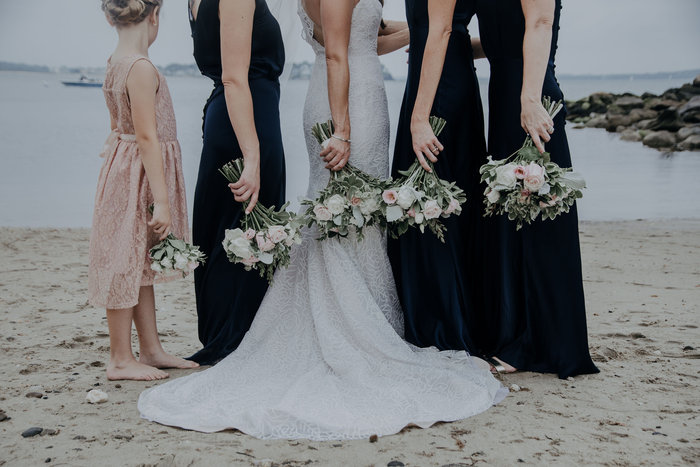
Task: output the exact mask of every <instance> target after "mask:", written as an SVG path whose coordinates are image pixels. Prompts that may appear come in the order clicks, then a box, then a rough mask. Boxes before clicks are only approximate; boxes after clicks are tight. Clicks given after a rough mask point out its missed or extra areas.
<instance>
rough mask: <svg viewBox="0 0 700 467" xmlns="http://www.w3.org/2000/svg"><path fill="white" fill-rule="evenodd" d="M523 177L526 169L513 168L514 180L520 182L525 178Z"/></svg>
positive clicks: (520, 166)
mask: <svg viewBox="0 0 700 467" xmlns="http://www.w3.org/2000/svg"><path fill="white" fill-rule="evenodd" d="M525 175H527V169H526V168H525V167H523V166H522V165H519V166H517V167H516V168H515V178H517V179H518V180H522V179H523V178H525Z"/></svg>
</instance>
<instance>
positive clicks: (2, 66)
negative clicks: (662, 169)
mask: <svg viewBox="0 0 700 467" xmlns="http://www.w3.org/2000/svg"><path fill="white" fill-rule="evenodd" d="M309 65H310V63H309V62H299V63H294V64H293V66H292V73H291V77H290V79H292V80H304V79H307V78H308V77H307V75H308V71H309V70H310V68H311V67H310V66H309ZM158 68H159V69H160V70H161V71H162V72H163V74H165V75H166V76H201V74H200V72H199V70H198V69H197V66H196V65H194V64H178V63H171V64H169V65H166V66H158ZM0 71H23V72H36V73H53V74H87V75H91V74H92V75H104V73H105V68H104V67H71V66H60V67H49V66H46V65H32V64H26V63H16V62H4V61H0ZM698 75H700V68H697V69H692V70H678V71H668V72H666V71H660V72H654V73H611V74H569V73H563V74H559V75H557V77H558V78H559V79H566V80H590V81H603V80H625V81H633V80H658V79H669V80H671V79H690V80H692V79H693V78H695V77H696V76H698ZM385 79H387V80H394V81H403V80H405V79H406V77H405V76H392V75H391V74H390V73H389V72H388V70H385Z"/></svg>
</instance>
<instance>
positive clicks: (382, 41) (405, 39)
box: [377, 21, 411, 55]
mask: <svg viewBox="0 0 700 467" xmlns="http://www.w3.org/2000/svg"><path fill="white" fill-rule="evenodd" d="M410 39H411V36H410V33H409V30H408V24H407V23H406V22H405V21H385V22H384V27H383V28H382V27H380V28H379V37H377V55H385V54H388V53H391V52H394V51H396V50H399V49H401V48H403V47H406V46H407V45H408V43H409V41H410Z"/></svg>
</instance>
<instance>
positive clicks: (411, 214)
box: [406, 208, 416, 217]
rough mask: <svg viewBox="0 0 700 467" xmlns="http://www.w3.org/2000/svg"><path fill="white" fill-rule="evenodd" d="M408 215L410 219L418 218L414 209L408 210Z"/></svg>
mask: <svg viewBox="0 0 700 467" xmlns="http://www.w3.org/2000/svg"><path fill="white" fill-rule="evenodd" d="M406 215H407V216H408V217H416V210H415V209H413V208H411V209H409V210H408V212H406Z"/></svg>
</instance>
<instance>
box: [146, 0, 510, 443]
mask: <svg viewBox="0 0 700 467" xmlns="http://www.w3.org/2000/svg"><path fill="white" fill-rule="evenodd" d="M381 13H382V10H381V6H380V3H379V1H378V0H360V2H359V3H358V5H357V6H356V7H355V11H354V14H353V18H352V30H351V36H350V46H349V62H350V82H351V84H350V100H349V102H350V123H351V131H352V139H353V144H352V150H351V156H350V162H351V163H353V164H355V165H356V166H357V167H360V168H362V169H364V170H367V171H368V172H370V173H371V174H373V175H376V176H386V175H387V172H388V160H389V155H388V141H389V127H388V121H389V120H388V110H387V106H386V95H385V92H384V82H383V77H382V72H381V65H380V63H379V59H378V57H377V48H376V44H377V42H376V41H377V31H378V30H379V21H380V19H381ZM300 14H301V16H302V18H303V20H304V24H305V25H307V27H308V25H310V21H309V19H308V17H307V16H306V13H305V12H304V11H303V10H301V11H300ZM306 38H307V40H309V41H311V43H312V45H313V48H314V50H315V52H316V61H315V64H314V70H313V72H312V77H311V81H310V83H309V91H308V96H307V100H306V105H305V108H304V121H305V127H306V128H309V125H310V124H311V123H312V122H316V121H321V120H326V119H328V118H330V110H329V108H328V97H327V96H328V89H327V85H326V64H325V57H324V51H323V48H322V47H320V46H319V45H318V44H317V43H315V42H314V41H313V39H312V31H311V30H309V29H307V30H306ZM307 133H308V132H307ZM306 142H307V147H308V151H309V162H310V164H311V177H310V182H309V193H310V194H311V195H315V194H316V193H317V192H318V190H319V189H321V188H322V187H323V186H324V185H325V184H326V183H327V181H328V176H329V174H328V171H327V170H325V169H324V168H323V166H324V165H325V163H324V162H323V160H322V159H321V158H320V157H319V156H318V154H319V152H320V151H321V148H320V147H319V145H318V143H316V141H315V140H314V139H312V137H311V136H307V139H306ZM317 236H318V232H317V231H316V230H315V229H313V228H312V229H309V230H307V231H305V232H304V239H303V242H302V244H301V245H298V246H296V247H294V249H293V250H292V255H291V264H290V266H289V268H287V269H280V270H278V271H277V273H276V274H275V280H274V283H273V285H272V287H270V289H269V290H268V293H267V295H266V296H265V299H264V300H263V303H262V305H261V306H260V309H259V310H258V313H257V315H256V317H255V320H254V321H253V325H252V326H251V328H250V331H249V332H248V334H247V335H246V336H245V338H244V339H243V342H242V343H241V345H240V346H239V347H238V349H237V350H236V351H235V352H233V353H232V354H231V355H229V356H228V357H227V358H225V359H224V360H222V361H221V362H219V363H218V364H217V365H216V366H214V367H212V368H210V369H208V370H204V371H201V372H198V373H195V374H192V375H189V376H185V377H183V378H180V379H176V380H174V381H171V382H168V383H165V384H162V385H160V386H158V387H155V388H153V389H149V390H147V391H144V392H143V393H142V394H141V397H140V398H139V410H140V411H141V415H142V416H143V417H144V418H147V419H149V420H153V421H156V422H158V423H162V424H166V425H174V426H178V427H182V428H187V429H192V430H198V431H204V432H213V431H220V430H225V429H227V428H235V429H238V430H241V431H243V432H245V433H248V434H250V435H252V436H255V437H258V438H266V439H272V438H283V439H285V438H286V439H294V438H307V439H312V440H340V439H359V438H367V437H369V436H371V435H373V434H377V435H388V434H392V433H396V432H398V431H400V430H401V429H402V428H404V427H405V426H406V425H408V424H409V423H415V424H417V425H420V426H423V427H427V426H430V425H431V424H433V423H435V422H437V421H451V420H456V419H462V418H466V417H469V416H471V415H474V414H477V413H479V412H482V411H484V410H486V409H488V408H489V407H491V405H492V404H494V403H495V402H497V401H499V400H500V399H501V398H502V397H503V396H504V395H505V390H504V389H503V388H502V387H501V386H500V384H499V383H498V381H496V380H495V379H494V378H493V376H492V375H491V373H490V372H489V371H488V369H484V368H481V367H478V366H477V365H476V364H475V363H474V362H473V361H472V359H470V357H468V356H467V355H466V354H465V353H464V352H459V353H458V352H451V353H440V352H437V351H435V349H431V350H424V349H415V348H413V347H412V346H411V345H410V344H408V343H406V342H405V341H404V340H403V339H401V337H400V336H399V334H397V333H396V331H395V327H396V328H400V318H401V313H400V310H399V308H398V299H397V297H396V291H395V289H394V283H393V280H392V278H391V269H390V266H389V261H388V259H387V257H386V250H385V244H384V240H383V236H382V235H381V233H380V231H379V230H377V229H375V230H374V231H372V232H367V235H366V237H365V239H364V240H363V241H362V242H357V241H356V240H355V239H352V238H346V239H342V240H340V241H338V240H329V241H323V242H318V241H317V240H316V238H317ZM392 324H393V326H392Z"/></svg>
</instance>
